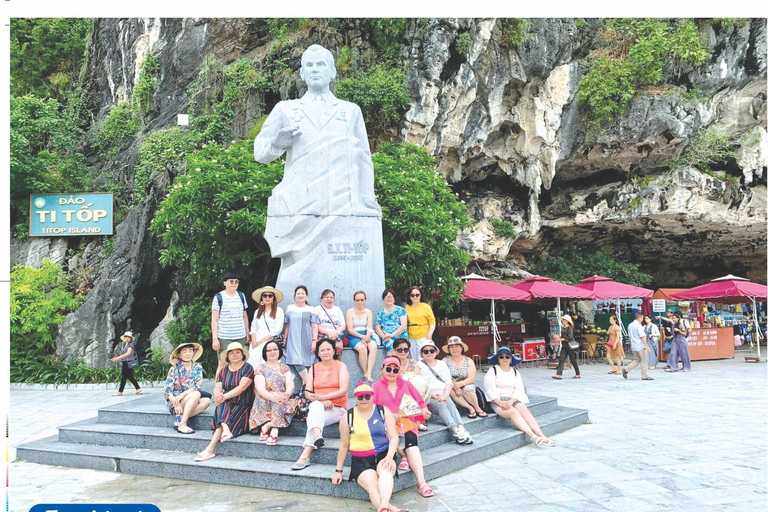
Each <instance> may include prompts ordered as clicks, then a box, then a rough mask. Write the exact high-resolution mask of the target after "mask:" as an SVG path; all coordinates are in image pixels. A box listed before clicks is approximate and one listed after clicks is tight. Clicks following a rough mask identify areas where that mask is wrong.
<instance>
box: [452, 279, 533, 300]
mask: <svg viewBox="0 0 768 512" xmlns="http://www.w3.org/2000/svg"><path fill="white" fill-rule="evenodd" d="M461 298H462V299H464V300H489V299H495V300H514V301H522V302H530V300H531V294H530V293H528V292H525V291H523V290H518V289H517V288H515V287H514V286H508V285H506V284H501V283H494V282H493V281H487V280H482V279H467V284H466V285H465V286H464V295H462V296H461Z"/></svg>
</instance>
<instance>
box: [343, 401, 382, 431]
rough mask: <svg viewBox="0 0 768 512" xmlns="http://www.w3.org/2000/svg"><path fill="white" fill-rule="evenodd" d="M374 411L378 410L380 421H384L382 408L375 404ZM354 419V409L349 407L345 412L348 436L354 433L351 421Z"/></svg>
mask: <svg viewBox="0 0 768 512" xmlns="http://www.w3.org/2000/svg"><path fill="white" fill-rule="evenodd" d="M376 409H378V410H379V414H380V415H381V419H384V406H383V405H379V404H376ZM354 419H355V408H354V407H350V408H349V410H348V411H347V423H348V424H349V435H352V433H353V432H354V431H355V429H354V428H352V420H354Z"/></svg>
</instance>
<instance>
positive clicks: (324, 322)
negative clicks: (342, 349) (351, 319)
mask: <svg viewBox="0 0 768 512" xmlns="http://www.w3.org/2000/svg"><path fill="white" fill-rule="evenodd" d="M315 315H317V321H318V322H320V327H323V328H324V329H333V330H334V331H336V332H337V333H341V332H344V330H345V328H346V325H347V319H346V317H345V316H344V313H342V312H341V308H340V307H339V306H333V307H331V309H326V307H325V306H323V305H322V304H319V305H317V306H315ZM329 317H330V318H329ZM331 321H333V323H331Z"/></svg>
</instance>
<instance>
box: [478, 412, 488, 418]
mask: <svg viewBox="0 0 768 512" xmlns="http://www.w3.org/2000/svg"><path fill="white" fill-rule="evenodd" d="M477 415H478V416H480V417H481V418H487V417H488V415H487V414H486V413H485V411H480V412H479V413H477Z"/></svg>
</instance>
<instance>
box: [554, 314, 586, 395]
mask: <svg viewBox="0 0 768 512" xmlns="http://www.w3.org/2000/svg"><path fill="white" fill-rule="evenodd" d="M560 322H561V323H562V329H560V335H561V336H560V338H561V341H560V362H559V363H558V364H557V373H556V374H555V375H553V376H552V378H553V379H556V380H561V379H562V378H563V368H564V367H565V360H566V359H567V358H570V360H571V365H572V366H573V369H574V371H575V372H576V375H574V376H573V378H574V379H580V378H581V372H580V371H579V362H578V361H577V360H576V350H578V347H577V348H572V347H571V343H576V340H575V339H574V337H573V319H572V318H571V315H563V316H562V317H560Z"/></svg>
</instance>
